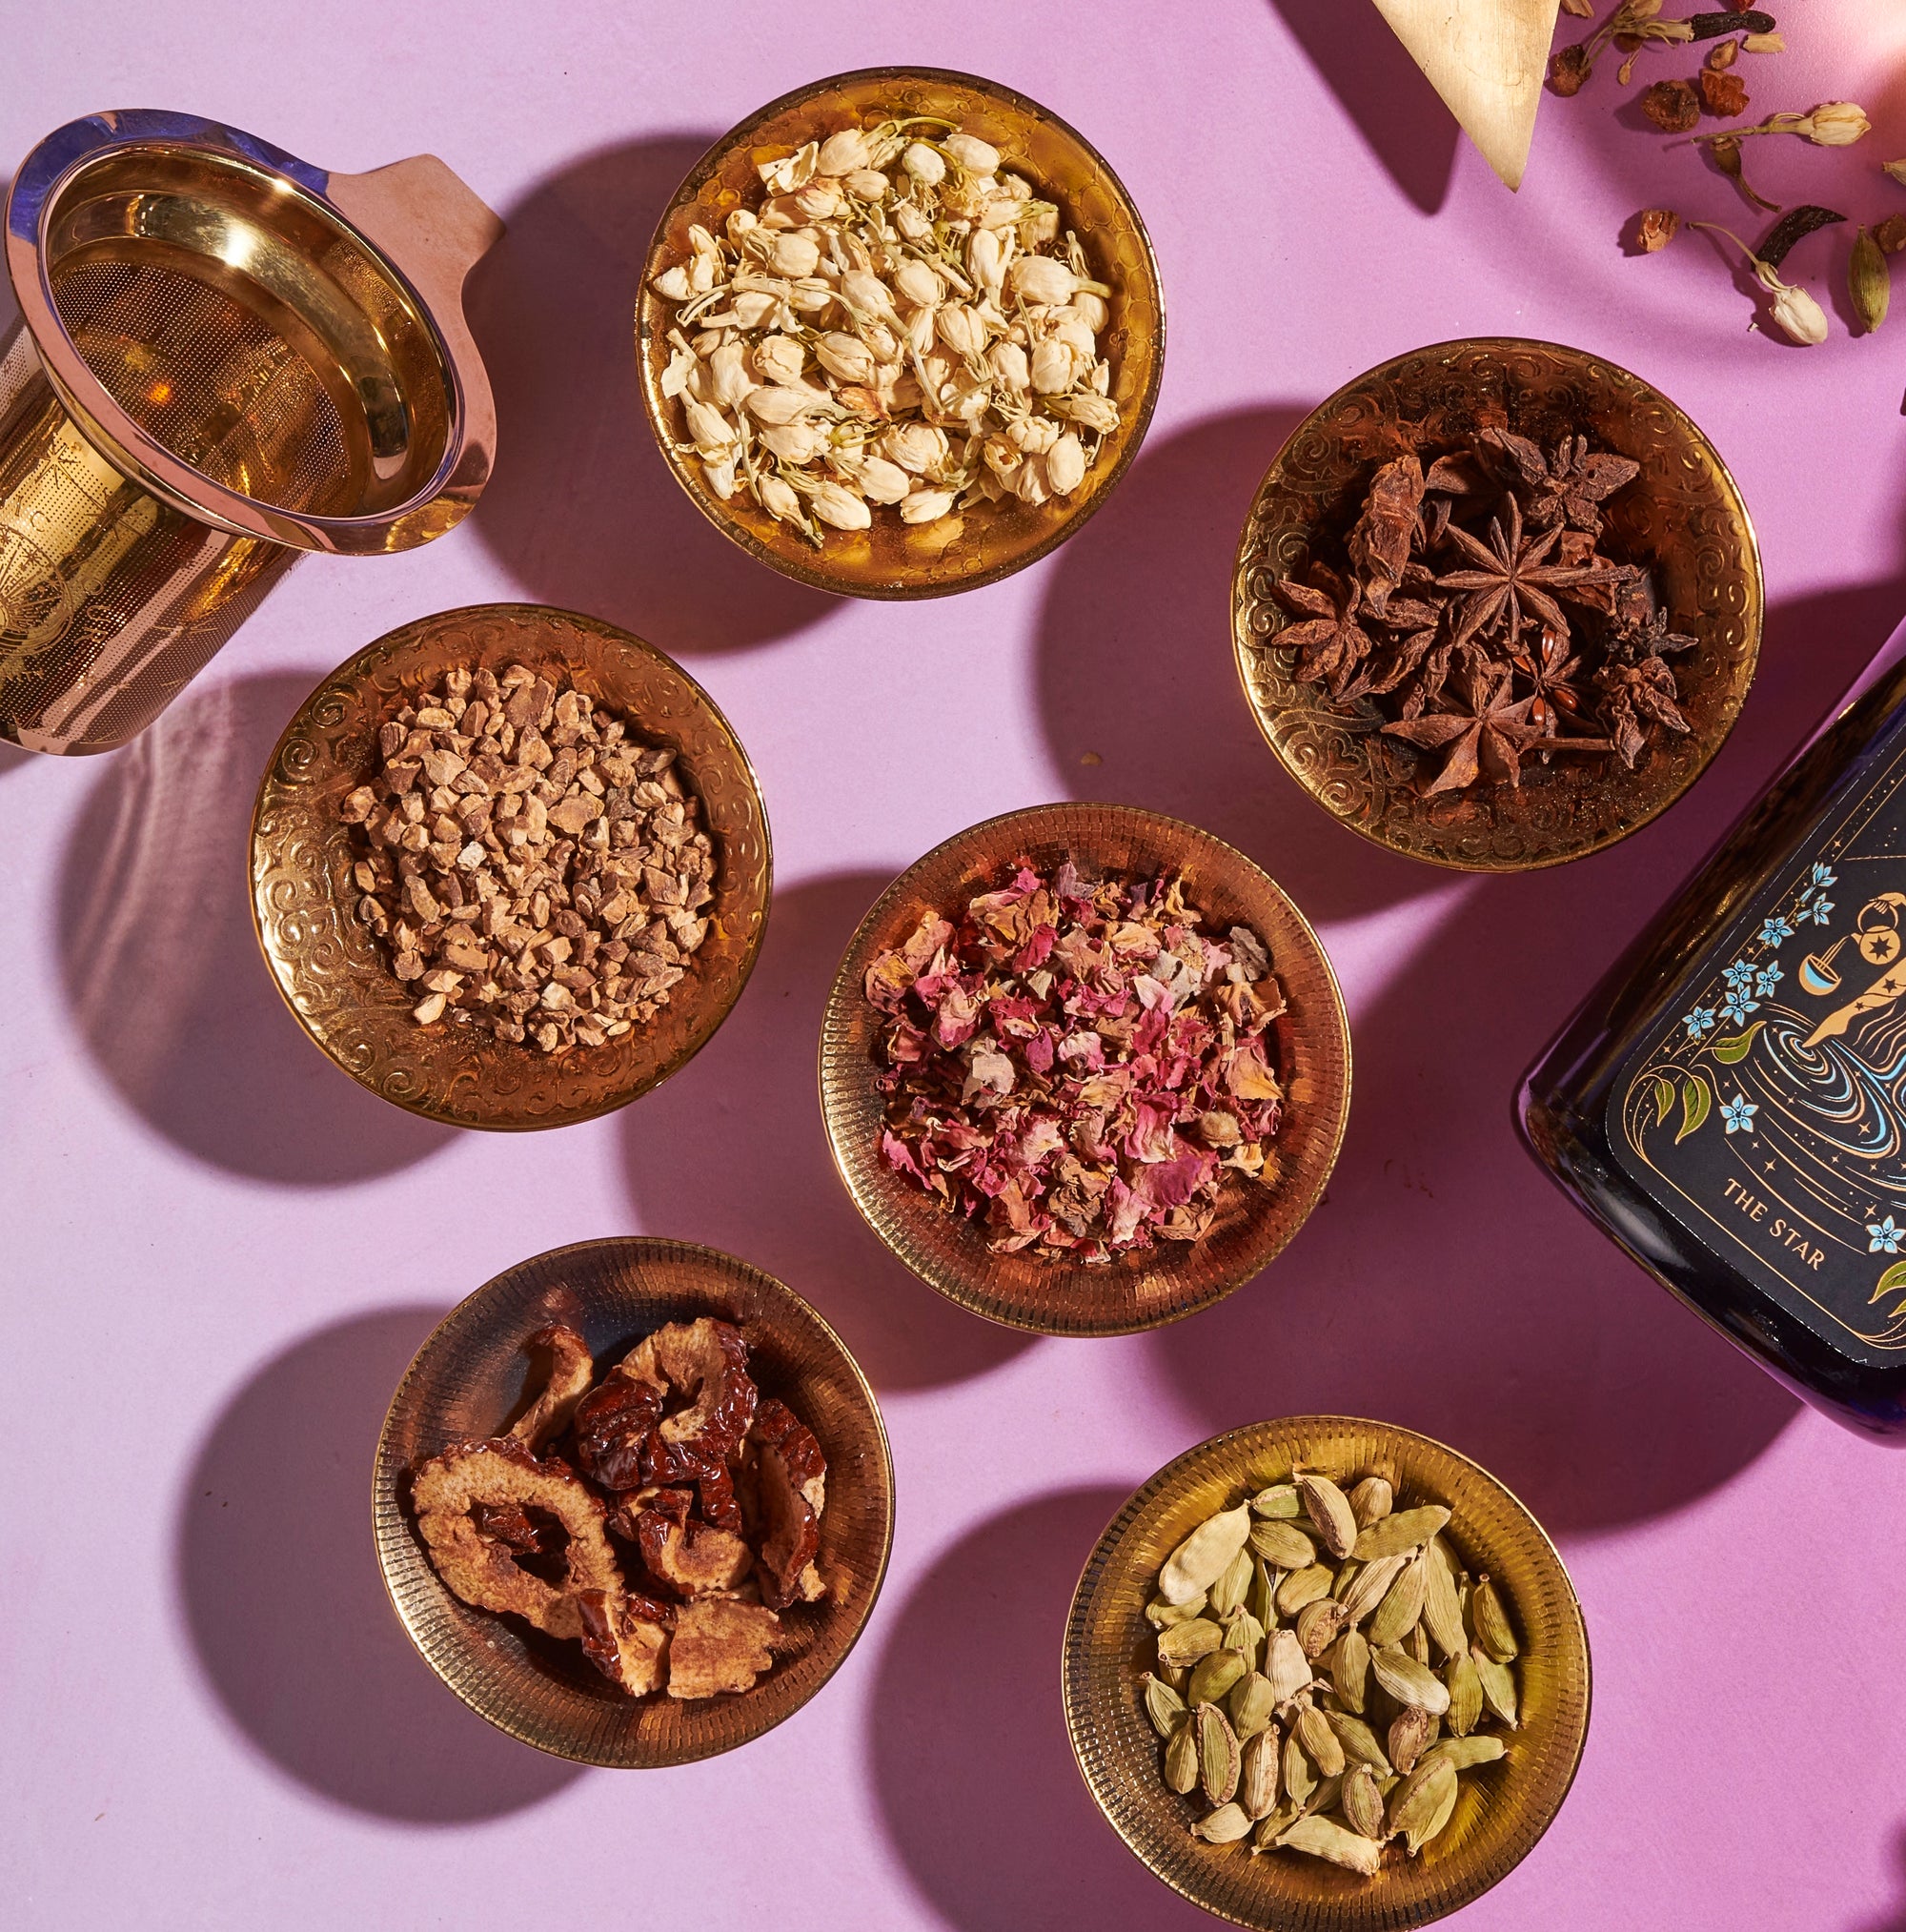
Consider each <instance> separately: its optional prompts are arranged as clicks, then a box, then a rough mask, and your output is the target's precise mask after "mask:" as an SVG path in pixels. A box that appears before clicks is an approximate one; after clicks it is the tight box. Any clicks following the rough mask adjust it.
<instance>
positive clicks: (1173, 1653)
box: [1158, 1617, 1225, 1665]
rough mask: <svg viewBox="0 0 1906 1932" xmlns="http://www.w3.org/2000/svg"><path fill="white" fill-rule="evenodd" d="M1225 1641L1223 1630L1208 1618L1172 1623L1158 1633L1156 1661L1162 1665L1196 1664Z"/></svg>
mask: <svg viewBox="0 0 1906 1932" xmlns="http://www.w3.org/2000/svg"><path fill="white" fill-rule="evenodd" d="M1224 1640H1225V1633H1224V1631H1223V1629H1222V1628H1221V1627H1220V1626H1219V1625H1217V1624H1215V1623H1213V1622H1212V1621H1211V1619H1210V1618H1209V1617H1193V1618H1192V1619H1191V1621H1190V1622H1189V1623H1174V1624H1173V1625H1172V1626H1171V1628H1170V1629H1169V1630H1161V1631H1160V1632H1159V1633H1158V1660H1159V1662H1160V1663H1163V1664H1174V1665H1176V1664H1187V1663H1196V1662H1197V1661H1198V1659H1199V1658H1200V1657H1209V1656H1210V1654H1211V1653H1212V1652H1213V1651H1214V1650H1216V1649H1217V1648H1218V1647H1219V1646H1220V1645H1221V1644H1222V1643H1223V1642H1224Z"/></svg>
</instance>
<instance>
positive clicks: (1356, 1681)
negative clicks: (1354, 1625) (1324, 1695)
mask: <svg viewBox="0 0 1906 1932" xmlns="http://www.w3.org/2000/svg"><path fill="white" fill-rule="evenodd" d="M1369 1662H1370V1649H1369V1639H1368V1638H1367V1637H1365V1636H1364V1634H1363V1632H1362V1631H1360V1630H1347V1631H1345V1633H1344V1634H1343V1636H1342V1637H1339V1638H1338V1639H1337V1642H1336V1646H1335V1648H1334V1649H1333V1650H1332V1651H1331V1652H1330V1682H1331V1684H1332V1685H1333V1686H1334V1687H1335V1689H1336V1693H1337V1698H1338V1701H1339V1702H1340V1703H1341V1704H1342V1705H1343V1706H1344V1708H1345V1709H1346V1710H1347V1711H1354V1712H1356V1713H1357V1714H1358V1715H1361V1714H1362V1712H1363V1709H1364V1700H1365V1697H1366V1695H1367V1693H1368V1690H1369Z"/></svg>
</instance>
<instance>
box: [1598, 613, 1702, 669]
mask: <svg viewBox="0 0 1906 1932" xmlns="http://www.w3.org/2000/svg"><path fill="white" fill-rule="evenodd" d="M1672 622H1673V619H1672V618H1671V617H1670V616H1669V615H1668V613H1667V612H1666V611H1665V610H1662V609H1661V608H1660V607H1659V606H1658V605H1656V606H1654V607H1653V608H1651V609H1650V611H1649V613H1648V615H1647V617H1645V618H1642V619H1639V620H1635V621H1633V622H1630V623H1627V624H1618V625H1617V626H1616V628H1615V631H1614V634H1613V635H1612V637H1611V638H1610V639H1609V642H1608V656H1609V660H1610V661H1611V662H1614V663H1631V664H1638V663H1640V662H1641V661H1643V660H1644V659H1647V658H1657V659H1658V658H1666V657H1672V656H1673V655H1674V653H1676V652H1677V651H1692V650H1693V648H1694V646H1695V645H1696V644H1697V643H1699V642H1700V640H1699V639H1698V638H1691V637H1687V636H1685V635H1683V633H1681V632H1680V631H1671V630H1670V629H1669V628H1668V626H1669V625H1670V624H1671V623H1672Z"/></svg>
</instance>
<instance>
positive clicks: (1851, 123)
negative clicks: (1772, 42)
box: [1697, 43, 1873, 148]
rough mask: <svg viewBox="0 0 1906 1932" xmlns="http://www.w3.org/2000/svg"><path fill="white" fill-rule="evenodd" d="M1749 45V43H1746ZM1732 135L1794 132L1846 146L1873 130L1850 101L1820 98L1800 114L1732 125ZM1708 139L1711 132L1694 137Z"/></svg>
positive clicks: (1818, 142)
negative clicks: (1815, 105) (1816, 103)
mask: <svg viewBox="0 0 1906 1932" xmlns="http://www.w3.org/2000/svg"><path fill="white" fill-rule="evenodd" d="M1749 44H1751V43H1749ZM1730 132H1732V133H1734V134H1798V135H1799V136H1800V138H1801V139H1802V140H1804V141H1811V142H1813V144H1814V145H1815V147H1816V148H1850V147H1852V146H1853V144H1854V143H1855V141H1859V140H1863V139H1865V137H1866V136H1867V135H1868V134H1870V133H1871V132H1873V123H1872V122H1871V121H1869V120H1868V119H1867V117H1866V113H1865V111H1864V110H1863V109H1860V108H1857V107H1855V105H1854V103H1853V102H1852V101H1823V102H1822V103H1821V104H1820V105H1819V106H1818V107H1816V108H1814V109H1812V110H1811V111H1810V112H1807V113H1804V114H1769V115H1768V117H1767V118H1766V119H1765V120H1764V121H1761V122H1758V123H1757V124H1756V125H1755V126H1754V127H1752V128H1734V129H1732V130H1730ZM1697 138H1698V139H1701V140H1712V139H1713V138H1714V137H1713V135H1711V134H1703V135H1699V136H1697Z"/></svg>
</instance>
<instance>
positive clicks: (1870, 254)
mask: <svg viewBox="0 0 1906 1932" xmlns="http://www.w3.org/2000/svg"><path fill="white" fill-rule="evenodd" d="M1847 293H1848V294H1849V295H1851V296H1852V297H1853V307H1854V314H1855V315H1857V316H1858V317H1859V320H1860V326H1861V327H1862V328H1863V329H1865V331H1866V333H1867V334H1868V335H1869V336H1871V335H1872V334H1873V332H1874V331H1875V330H1876V328H1878V327H1879V325H1880V323H1882V322H1883V321H1885V319H1886V311H1887V309H1888V307H1889V306H1890V305H1891V303H1892V300H1893V270H1892V267H1891V265H1890V264H1889V263H1888V261H1887V259H1886V251H1885V250H1884V249H1882V248H1881V247H1880V245H1879V244H1878V242H1876V240H1875V239H1874V238H1873V235H1872V234H1871V233H1870V232H1869V231H1868V230H1866V229H1864V228H1862V229H1861V230H1860V232H1859V233H1858V234H1857V235H1855V237H1854V244H1853V255H1852V258H1851V259H1850V260H1849V261H1848V263H1847Z"/></svg>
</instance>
